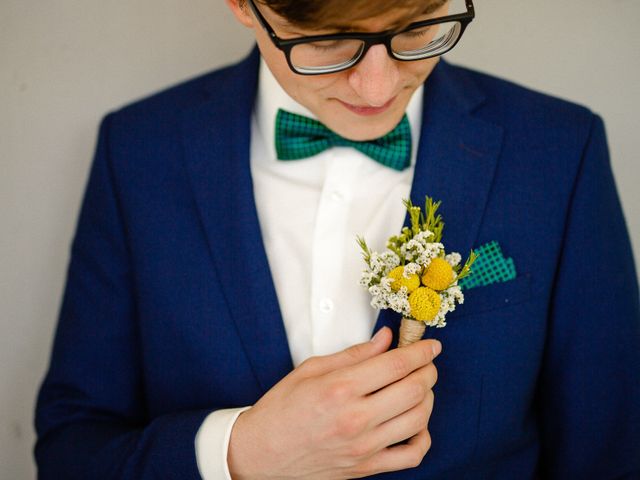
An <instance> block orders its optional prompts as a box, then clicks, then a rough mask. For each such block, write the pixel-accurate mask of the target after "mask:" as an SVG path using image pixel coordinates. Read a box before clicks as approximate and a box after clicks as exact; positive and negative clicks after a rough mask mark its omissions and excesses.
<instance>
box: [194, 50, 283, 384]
mask: <svg viewBox="0 0 640 480" xmlns="http://www.w3.org/2000/svg"><path fill="white" fill-rule="evenodd" d="M258 65H259V56H258V52H257V50H254V52H253V53H252V54H251V56H250V57H249V58H248V59H247V60H245V61H244V62H242V63H241V64H239V66H237V67H234V68H231V69H227V70H224V71H222V72H219V73H216V74H215V75H217V78H214V79H213V81H212V84H213V85H215V87H214V88H215V89H214V90H212V91H211V92H210V93H211V95H210V99H208V100H207V101H205V102H203V103H201V104H199V105H197V106H195V107H194V108H192V109H190V110H188V111H186V112H185V114H184V115H183V118H182V127H183V139H184V149H185V161H186V167H187V170H188V172H189V177H190V182H191V187H192V189H193V192H194V195H195V199H196V203H197V208H198V211H199V213H200V217H201V220H202V225H203V228H204V230H205V232H206V235H207V239H208V242H209V248H210V252H211V255H212V258H213V261H214V266H215V271H216V273H217V276H218V279H219V281H220V284H221V286H222V289H223V292H224V296H225V298H226V301H227V305H228V308H229V315H230V317H231V318H233V321H234V322H235V324H236V328H237V331H238V335H239V336H240V338H241V340H242V344H243V346H244V351H245V354H246V355H247V357H248V358H249V361H250V362H251V364H252V367H253V372H254V375H255V377H256V379H257V381H258V382H259V384H260V386H261V387H262V388H263V389H264V390H265V391H266V390H268V389H269V388H270V387H271V386H273V385H274V384H275V383H276V382H277V381H278V380H280V379H281V378H282V377H283V376H284V375H286V374H287V373H288V372H289V371H290V370H291V369H292V368H293V365H292V361H291V354H290V352H289V347H288V343H287V337H286V333H285V330H284V324H283V322H282V316H281V313H280V308H279V305H278V300H277V297H276V292H275V288H274V285H273V281H272V278H271V273H270V270H269V265H268V261H267V257H266V252H265V250H264V246H263V243H262V235H261V232H260V225H259V223H258V215H257V211H256V206H255V199H254V195H253V183H252V179H251V172H250V167H249V159H250V142H249V139H250V138H251V113H252V109H253V103H254V100H255V92H256V86H257V77H258ZM219 92H225V95H224V96H220V95H219ZM238 252H241V253H240V254H238Z"/></svg>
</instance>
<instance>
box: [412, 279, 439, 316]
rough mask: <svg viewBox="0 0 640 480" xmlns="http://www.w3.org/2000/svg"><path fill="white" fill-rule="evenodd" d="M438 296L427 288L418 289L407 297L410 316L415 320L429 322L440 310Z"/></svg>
mask: <svg viewBox="0 0 640 480" xmlns="http://www.w3.org/2000/svg"><path fill="white" fill-rule="evenodd" d="M440 302H441V300H440V295H438V294H437V293H436V292H434V291H433V290H431V289H430V288H427V287H420V288H418V289H416V290H414V291H413V293H411V295H409V306H410V307H411V315H412V316H413V318H415V319H416V320H420V321H422V322H429V321H431V320H433V319H434V318H435V316H436V315H437V313H438V311H439V310H440Z"/></svg>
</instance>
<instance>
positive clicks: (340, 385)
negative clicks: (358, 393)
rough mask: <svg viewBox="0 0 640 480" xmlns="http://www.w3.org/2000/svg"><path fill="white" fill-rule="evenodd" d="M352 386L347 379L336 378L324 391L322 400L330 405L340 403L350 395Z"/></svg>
mask: <svg viewBox="0 0 640 480" xmlns="http://www.w3.org/2000/svg"><path fill="white" fill-rule="evenodd" d="M352 391H353V386H352V385H351V382H349V381H348V380H336V381H334V382H333V383H332V384H331V385H329V386H328V387H327V388H326V389H325V391H324V395H323V396H324V401H325V402H326V403H328V404H330V405H340V404H342V403H344V402H346V401H347V399H348V398H349V397H350V396H351V393H352Z"/></svg>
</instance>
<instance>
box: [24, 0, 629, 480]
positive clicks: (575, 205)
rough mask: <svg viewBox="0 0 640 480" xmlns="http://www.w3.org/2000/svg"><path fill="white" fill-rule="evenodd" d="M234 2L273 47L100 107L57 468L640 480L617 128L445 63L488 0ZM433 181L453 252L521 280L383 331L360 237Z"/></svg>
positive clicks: (193, 474) (375, 234)
mask: <svg viewBox="0 0 640 480" xmlns="http://www.w3.org/2000/svg"><path fill="white" fill-rule="evenodd" d="M227 3H228V4H229V6H230V7H231V9H232V11H233V12H234V14H235V16H236V17H237V18H238V20H239V21H240V22H241V23H243V24H244V25H246V26H247V27H249V28H252V29H253V31H254V33H255V36H256V41H257V44H258V47H259V53H258V51H257V50H256V51H254V52H253V53H252V54H251V55H250V56H249V57H248V58H247V59H246V60H244V61H243V62H241V63H239V64H238V65H235V66H232V67H229V68H225V69H222V70H219V71H216V72H213V73H211V74H208V75H205V76H203V77H201V78H197V79H195V80H192V81H190V82H187V83H184V84H182V85H179V86H177V87H174V88H172V89H170V90H167V91H165V92H163V93H160V94H158V95H154V96H152V97H150V98H147V99H145V100H142V101H140V102H137V103H135V104H133V105H130V106H128V107H125V108H123V109H121V110H119V111H117V112H115V113H112V114H110V115H108V116H107V117H106V118H105V119H104V121H103V123H102V125H101V128H100V136H99V140H98V147H97V151H96V156H95V159H94V163H93V167H92V170H91V175H90V179H89V183H88V186H87V190H86V194H85V199H84V203H83V206H82V210H81V213H80V218H79V222H78V227H77V233H76V236H75V239H74V242H73V247H72V256H71V262H70V266H69V271H68V280H67V287H66V290H65V295H64V300H63V305H62V309H61V313H60V319H59V325H58V329H57V333H56V338H55V343H54V348H53V353H52V358H51V365H50V369H49V371H48V373H47V376H46V378H45V380H44V383H43V385H42V389H41V392H40V395H39V398H38V407H37V413H36V427H37V430H38V443H37V445H36V451H35V454H36V460H37V462H38V466H39V474H40V477H41V478H56V479H57V478H69V479H70V478H82V479H88V478H90V479H99V478H127V479H139V478H140V479H143V478H185V479H187V478H200V477H202V478H205V479H209V478H214V479H215V478H228V477H232V478H234V479H236V478H239V479H244V478H247V479H249V478H309V479H310V478H330V479H337V478H354V477H364V476H376V475H380V478H389V479H394V478H397V479H443V478H446V479H458V478H472V479H475V478H479V479H484V478H491V479H514V478H518V479H520V478H569V479H588V478H593V479H609V478H611V479H613V478H626V479H635V478H640V313H639V306H638V285H637V280H636V273H635V269H634V265H633V258H632V253H631V248H630V244H629V239H628V234H627V231H626V227H625V223H624V218H623V216H622V212H621V208H620V204H619V200H618V197H617V193H616V189H615V184H614V181H613V177H612V174H611V168H610V164H609V158H608V153H607V146H606V139H605V134H604V128H603V124H602V121H601V120H600V119H599V118H598V117H597V116H596V115H594V114H592V113H591V112H589V111H588V110H587V109H585V108H582V107H578V106H576V105H572V104H569V103H567V102H564V101H561V100H558V99H553V98H550V97H547V96H543V95H541V94H538V93H534V92H531V91H529V90H526V89H523V88H521V87H518V86H515V85H513V84H511V83H508V82H505V81H502V80H498V79H495V78H492V77H489V76H486V75H482V74H479V73H476V72H472V71H469V70H466V69H462V68H458V67H454V66H451V65H449V64H447V63H445V62H443V61H439V57H440V55H442V54H443V53H446V52H447V51H449V50H450V49H451V48H453V47H454V46H455V44H456V43H457V41H458V40H459V39H460V37H461V36H462V34H463V32H464V30H465V28H466V26H467V25H468V24H469V22H470V21H471V20H472V19H473V16H474V7H473V3H472V1H471V0H466V1H465V2H464V5H462V8H461V9H460V10H459V11H458V10H456V6H455V2H449V1H440V0H432V1H431V2H424V1H413V0H405V1H403V2H400V4H399V2H396V1H390V0H376V1H371V0H367V1H364V0H352V1H350V2H348V3H347V4H345V3H344V2H340V1H339V0H327V1H324V2H317V1H313V0H307V1H300V0H297V1H294V0H262V1H257V0H246V1H243V0H227ZM399 5H400V6H399ZM317 122H320V123H321V124H323V125H324V127H323V126H322V125H320V124H319V123H317ZM325 127H326V129H325ZM310 128H312V129H313V131H314V132H316V131H317V129H325V130H326V134H325V135H324V136H322V137H320V136H318V135H317V134H315V133H314V136H312V138H309V136H308V135H307V137H306V138H305V132H308V131H309V129H310ZM296 129H297V130H298V132H294V131H293V130H296ZM372 150H375V151H377V152H382V154H380V155H372V157H375V158H369V155H370V152H371V151H372ZM301 152H302V153H301ZM305 155H307V156H308V157H309V158H304V157H305ZM425 195H430V196H432V197H434V198H436V199H440V200H442V202H443V203H442V209H441V210H442V214H443V216H444V218H445V220H446V221H447V224H446V230H445V235H444V238H445V243H446V246H447V248H448V250H451V251H459V252H467V251H469V250H470V249H471V248H476V247H478V246H480V245H484V244H488V243H489V242H496V243H497V244H499V245H500V247H501V249H502V250H503V252H504V253H505V255H508V257H510V258H511V259H512V260H513V262H514V264H515V269H516V271H517V275H516V276H515V278H514V279H511V280H508V281H504V282H498V283H492V284H489V285H485V286H481V287H477V288H473V289H469V290H466V291H465V303H464V305H463V306H461V307H460V308H459V309H458V310H456V311H455V312H453V313H452V314H450V315H449V316H448V325H447V327H446V328H444V329H438V330H435V329H428V331H427V334H426V337H429V338H427V339H425V340H422V341H420V342H417V343H415V344H414V345H412V346H410V347H406V348H403V349H393V348H391V349H390V346H392V344H394V342H396V341H397V339H396V338H395V337H397V329H398V323H399V320H400V319H399V316H398V315H396V314H395V313H393V312H389V311H383V312H381V313H380V315H377V314H376V312H375V311H374V310H373V309H371V308H370V307H369V305H368V301H369V299H368V298H367V296H368V293H367V292H366V291H363V290H362V289H361V288H360V287H359V286H358V285H357V281H358V273H359V272H358V270H359V269H360V268H361V260H360V259H359V258H358V256H359V253H358V251H357V248H356V245H355V241H354V239H355V235H356V234H358V233H359V234H364V235H365V237H366V238H367V239H372V240H371V243H372V245H374V246H375V247H376V248H377V249H382V248H383V247H384V240H385V239H386V238H387V237H388V236H390V235H392V234H394V233H396V232H397V231H398V230H399V228H400V227H401V225H402V223H403V221H404V220H405V218H404V211H403V206H402V203H401V200H402V198H404V197H408V196H410V197H411V198H412V199H413V200H414V202H415V203H422V201H423V200H424V197H425ZM374 332H375V333H376V334H375V335H374V336H373V338H372V339H371V340H369V338H370V337H371V334H372V333H374ZM436 357H437V358H436ZM434 359H435V360H434ZM436 364H437V372H436V366H435V365H436ZM436 377H438V381H437V384H436ZM434 399H435V402H434Z"/></svg>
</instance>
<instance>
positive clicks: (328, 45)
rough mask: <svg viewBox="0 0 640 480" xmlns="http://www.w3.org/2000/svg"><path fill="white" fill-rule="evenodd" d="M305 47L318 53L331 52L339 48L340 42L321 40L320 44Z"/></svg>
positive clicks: (315, 43) (314, 43)
mask: <svg viewBox="0 0 640 480" xmlns="http://www.w3.org/2000/svg"><path fill="white" fill-rule="evenodd" d="M307 45H309V46H311V47H312V48H313V49H314V50H318V51H320V52H330V51H332V50H336V49H338V48H340V46H341V45H342V42H340V41H339V40H323V41H320V42H312V43H308V44H307Z"/></svg>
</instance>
